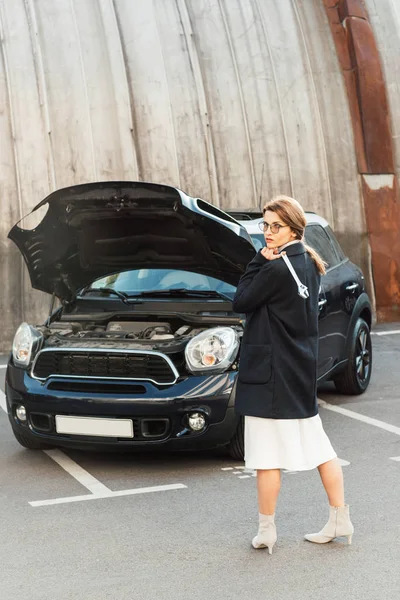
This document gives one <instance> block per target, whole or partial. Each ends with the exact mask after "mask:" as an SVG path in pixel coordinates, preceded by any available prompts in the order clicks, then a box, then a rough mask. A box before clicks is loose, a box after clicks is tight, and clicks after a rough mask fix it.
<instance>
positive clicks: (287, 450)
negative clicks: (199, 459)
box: [244, 414, 337, 471]
mask: <svg viewBox="0 0 400 600" xmlns="http://www.w3.org/2000/svg"><path fill="white" fill-rule="evenodd" d="M336 457H337V454H336V452H335V451H334V449H333V448H332V445H331V443H330V441H329V438H328V436H327V435H326V433H325V431H324V428H323V426H322V421H321V418H320V416H319V414H317V415H315V416H314V417H310V418H308V419H264V418H260V417H245V428H244V459H245V465H246V466H245V468H246V469H252V470H253V469H256V470H257V469H287V470H288V471H308V470H310V469H315V468H316V467H318V465H321V464H322V463H324V462H327V461H328V460H331V459H333V458H336Z"/></svg>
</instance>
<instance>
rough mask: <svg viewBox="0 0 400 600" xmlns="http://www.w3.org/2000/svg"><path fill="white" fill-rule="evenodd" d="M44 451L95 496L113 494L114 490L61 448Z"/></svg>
mask: <svg viewBox="0 0 400 600" xmlns="http://www.w3.org/2000/svg"><path fill="white" fill-rule="evenodd" d="M43 452H44V453H45V454H47V456H49V457H50V458H52V459H53V460H54V461H55V462H56V463H57V464H58V465H60V467H62V468H63V469H64V471H67V473H69V474H70V475H72V477H73V478H74V479H76V480H77V481H79V483H80V484H81V485H83V486H84V487H85V488H86V489H88V490H89V492H92V494H94V495H95V496H102V497H104V496H109V495H110V494H112V491H111V490H110V489H109V488H108V487H107V486H105V485H104V484H102V483H101V482H100V481H98V480H97V479H96V478H95V477H93V475H91V474H90V473H88V472H87V471H85V469H83V468H82V467H80V466H79V465H78V464H77V463H76V462H74V461H73V460H72V459H71V458H69V456H66V455H65V454H64V452H61V450H57V449H54V450H43Z"/></svg>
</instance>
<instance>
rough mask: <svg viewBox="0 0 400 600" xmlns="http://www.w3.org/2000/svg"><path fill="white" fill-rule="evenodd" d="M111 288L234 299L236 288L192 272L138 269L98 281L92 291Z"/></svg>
mask: <svg viewBox="0 0 400 600" xmlns="http://www.w3.org/2000/svg"><path fill="white" fill-rule="evenodd" d="M104 287H106V288H111V289H113V290H116V291H118V292H124V293H125V294H128V295H129V296H130V295H135V294H140V293H141V292H150V291H154V290H160V291H164V290H174V289H182V288H184V289H187V290H202V291H215V292H219V293H223V294H227V295H228V296H230V297H232V298H233V295H234V293H235V291H236V288H235V286H233V285H230V284H229V283H225V282H224V281H220V280H219V279H215V278H214V277H207V276H206V275H200V274H199V273H192V272H191V271H177V270H175V269H136V270H134V271H123V272H121V273H114V274H113V275H108V276H107V277H102V278H101V279H97V280H96V281H95V282H94V283H92V285H91V288H92V289H98V288H104Z"/></svg>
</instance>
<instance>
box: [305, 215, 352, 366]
mask: <svg viewBox="0 0 400 600" xmlns="http://www.w3.org/2000/svg"><path fill="white" fill-rule="evenodd" d="M326 229H327V228H326V227H323V226H322V225H320V224H318V223H311V224H309V225H307V227H306V233H305V238H306V243H307V244H308V245H309V246H311V247H312V248H314V249H315V250H316V251H317V252H318V254H319V255H320V256H321V258H322V259H323V260H324V261H325V262H326V263H327V267H326V269H327V270H326V274H325V275H324V276H323V277H322V279H321V288H320V294H319V299H318V306H319V351H318V377H322V376H323V375H325V374H326V373H328V371H330V370H331V369H332V368H333V367H334V366H335V365H336V364H337V363H338V362H340V361H341V360H342V359H343V357H344V353H345V343H346V337H347V331H348V327H349V320H350V316H349V312H348V310H346V305H345V302H344V300H345V293H344V291H345V286H346V285H347V283H346V281H347V279H348V277H347V276H346V275H347V271H348V269H347V266H346V259H345V256H344V254H343V252H342V250H341V248H340V246H339V245H338V244H337V242H336V240H334V238H333V237H331V235H332V236H333V234H331V232H330V231H326ZM334 242H335V243H334ZM349 285H350V283H349ZM349 293H350V294H351V293H352V291H351V290H350V291H349ZM350 314H351V313H350Z"/></svg>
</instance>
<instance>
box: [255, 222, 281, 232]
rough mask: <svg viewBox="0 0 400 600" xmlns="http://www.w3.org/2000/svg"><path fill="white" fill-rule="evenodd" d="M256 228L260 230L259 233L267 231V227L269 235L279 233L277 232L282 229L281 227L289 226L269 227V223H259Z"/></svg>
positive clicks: (277, 225)
mask: <svg viewBox="0 0 400 600" xmlns="http://www.w3.org/2000/svg"><path fill="white" fill-rule="evenodd" d="M258 226H259V228H260V229H261V231H267V230H268V227H269V228H270V230H271V233H279V230H280V229H282V228H283V227H289V225H280V224H279V223H272V225H270V224H269V223H266V222H265V221H260V222H259V224H258Z"/></svg>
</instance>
